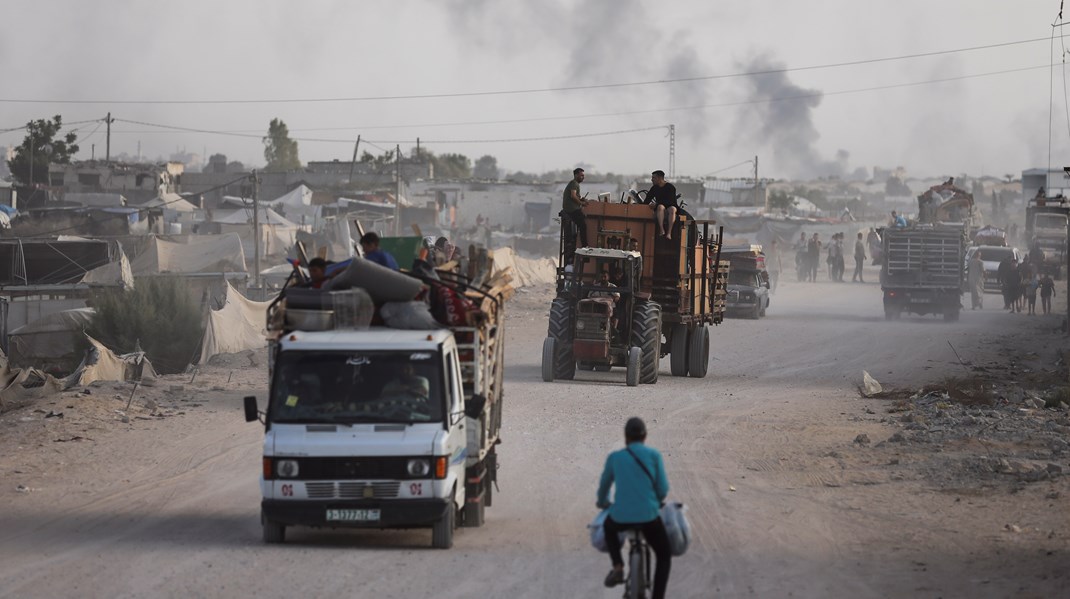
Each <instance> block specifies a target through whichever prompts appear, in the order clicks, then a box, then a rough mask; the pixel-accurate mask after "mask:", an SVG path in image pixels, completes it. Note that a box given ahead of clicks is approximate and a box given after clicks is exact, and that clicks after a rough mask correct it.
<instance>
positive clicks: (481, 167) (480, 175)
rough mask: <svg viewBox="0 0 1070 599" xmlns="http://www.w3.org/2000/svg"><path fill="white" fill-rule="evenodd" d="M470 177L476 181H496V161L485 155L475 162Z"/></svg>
mask: <svg viewBox="0 0 1070 599" xmlns="http://www.w3.org/2000/svg"><path fill="white" fill-rule="evenodd" d="M472 176H473V177H475V178H476V179H492V180H495V181H497V180H498V159H497V158H495V157H493V156H491V155H489V154H488V155H485V156H482V157H480V159H479V160H476V164H475V166H474V167H472Z"/></svg>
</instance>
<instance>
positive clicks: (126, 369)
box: [63, 335, 157, 389]
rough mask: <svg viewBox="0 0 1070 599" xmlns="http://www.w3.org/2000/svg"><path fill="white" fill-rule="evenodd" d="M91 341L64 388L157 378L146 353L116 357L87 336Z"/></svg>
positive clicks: (64, 382)
mask: <svg viewBox="0 0 1070 599" xmlns="http://www.w3.org/2000/svg"><path fill="white" fill-rule="evenodd" d="M85 338H86V340H87V341H89V345H90V347H89V351H88V352H86V356H85V359H83V360H82V363H81V364H80V365H79V366H78V368H77V369H76V370H75V371H74V372H73V373H71V375H70V376H68V377H67V378H66V379H64V381H63V387H64V388H65V389H70V388H71V387H77V386H83V387H84V386H85V385H88V384H89V383H92V382H93V381H140V380H143V379H154V378H156V376H157V375H156V369H155V368H153V367H152V364H151V363H150V362H149V360H148V358H146V357H145V353H144V352H134V353H129V354H123V355H121V356H117V355H115V353H114V352H112V351H111V350H110V349H108V348H106V347H104V345H103V344H101V343H100V342H99V341H97V340H96V339H94V338H92V337H90V336H89V335H86V336H85Z"/></svg>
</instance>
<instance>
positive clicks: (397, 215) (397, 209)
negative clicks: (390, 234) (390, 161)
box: [394, 144, 401, 237]
mask: <svg viewBox="0 0 1070 599" xmlns="http://www.w3.org/2000/svg"><path fill="white" fill-rule="evenodd" d="M396 155H397V172H396V174H395V175H394V178H395V179H397V181H396V182H397V190H396V193H395V195H394V237H397V236H398V235H400V234H401V144H398V146H397V154H396Z"/></svg>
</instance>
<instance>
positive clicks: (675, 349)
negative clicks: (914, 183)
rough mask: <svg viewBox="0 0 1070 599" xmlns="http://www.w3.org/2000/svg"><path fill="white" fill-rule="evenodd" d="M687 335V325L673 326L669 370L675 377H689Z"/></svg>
mask: <svg viewBox="0 0 1070 599" xmlns="http://www.w3.org/2000/svg"><path fill="white" fill-rule="evenodd" d="M688 340H689V336H688V334H687V325H686V324H674V325H672V340H671V341H670V342H669V343H670V345H671V349H672V351H670V352H669V368H670V370H671V372H672V375H673V376H687V342H688Z"/></svg>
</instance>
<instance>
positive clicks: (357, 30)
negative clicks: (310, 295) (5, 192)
mask: <svg viewBox="0 0 1070 599" xmlns="http://www.w3.org/2000/svg"><path fill="white" fill-rule="evenodd" d="M1058 10H1059V3H1058V1H1057V0H1043V1H1041V0H1014V1H1010V0H925V1H920V0H900V1H897V2H865V1H858V0H850V1H848V0H822V1H796V2H787V1H779V2H762V3H758V2H742V1H717V2H712V1H710V0H695V1H677V2H670V1H664V0H662V1H646V0H539V1H534V0H533V1H521V0H441V1H418V0H392V1H390V2H386V1H375V2H373V1H367V0H359V1H357V0H351V1H333V2H332V1H323V0H305V1H302V2H283V1H273V0H255V1H254V0H241V1H238V0H215V1H211V2H209V1H199V0H198V1H187V2H168V3H163V2H148V1H137V2H135V1H133V0H128V1H120V0H94V1H92V2H83V1H79V0H70V1H49V0H36V1H33V2H21V1H19V2H13V1H12V2H5V3H4V6H3V21H4V24H5V26H4V28H3V29H4V31H3V35H0V73H3V74H4V77H3V86H2V91H0V99H3V100H5V101H3V102H0V129H6V128H9V127H15V126H19V125H22V124H24V123H25V122H26V121H27V120H29V119H32V118H41V117H47V116H51V115H54V114H62V115H63V117H64V120H65V121H68V122H70V121H81V120H85V119H94V118H102V117H103V116H104V115H105V113H107V112H108V111H111V113H112V116H113V117H115V118H117V119H125V120H128V121H143V122H147V123H156V124H164V125H174V126H180V127H188V128H194V129H203V130H210V131H229V132H238V133H243V134H247V135H250V136H252V137H238V136H232V135H218V134H212V133H194V132H178V131H165V130H160V129H157V128H154V127H149V126H146V125H139V124H131V123H126V122H117V123H115V124H113V126H112V153H113V154H117V153H119V152H128V153H130V154H134V153H135V152H136V151H137V144H138V142H139V141H140V142H141V147H142V153H143V154H144V155H146V156H148V157H155V156H159V155H163V156H166V155H168V154H170V153H171V152H173V151H175V150H176V149H181V148H185V149H186V150H187V151H190V152H196V153H203V152H204V151H207V152H208V153H209V154H212V153H217V152H222V153H225V154H227V156H228V158H230V159H232V160H235V159H236V160H241V161H243V162H245V163H247V164H250V163H251V164H258V163H262V162H263V146H262V144H261V142H260V139H259V136H261V135H263V133H264V132H265V131H266V130H267V124H268V121H270V119H272V118H274V117H279V118H281V119H283V120H284V121H285V122H286V123H287V125H289V127H290V129H291V132H292V135H293V136H294V137H295V138H298V139H302V138H317V139H328V140H340V141H339V142H330V141H313V140H312V139H306V140H304V141H300V154H301V158H302V160H304V161H307V160H328V159H332V158H338V159H342V160H348V159H349V157H350V156H351V154H352V151H353V140H355V139H356V137H357V135H358V134H360V135H362V136H363V139H365V140H372V141H373V142H375V143H376V144H377V145H378V146H380V147H382V148H393V147H394V144H395V143H396V142H401V146H402V150H403V151H408V150H409V149H410V148H411V147H412V146H413V145H415V139H416V138H417V137H420V138H421V140H422V143H423V144H425V145H426V146H427V147H429V148H430V149H432V150H433V151H435V152H439V153H441V152H461V153H464V154H466V155H468V156H469V157H471V158H473V159H475V158H477V157H479V156H481V155H483V154H492V155H494V156H496V157H497V158H498V164H499V166H500V167H502V168H505V169H507V170H510V171H512V170H525V171H542V170H550V169H559V168H571V167H572V166H574V165H576V164H585V165H590V166H591V167H593V168H594V169H597V170H599V171H613V172H628V173H642V172H648V171H650V170H653V169H655V168H662V169H666V170H668V154H669V139H668V132H667V125H669V124H670V123H671V124H675V126H676V157H677V165H676V171H677V173H678V174H680V175H684V174H687V175H705V174H708V173H712V172H714V171H719V170H721V169H724V168H726V167H730V166H732V165H735V164H737V163H740V162H742V161H745V160H748V159H750V158H752V157H753V156H755V155H757V156H758V158H759V163H760V167H761V174H762V175H763V176H771V177H798V176H805V175H813V174H827V173H837V172H850V171H853V170H854V169H856V168H858V167H867V168H872V167H873V166H876V165H880V166H885V167H894V166H905V167H906V168H907V169H908V171H909V172H910V174H915V175H944V174H959V173H970V174H975V175H976V174H994V175H1003V174H1006V173H1017V172H1019V171H1020V170H1022V169H1023V168H1029V167H1032V166H1045V165H1047V164H1048V155H1049V154H1048V131H1049V105H1050V104H1049V98H1053V99H1054V104H1053V107H1054V110H1053V111H1052V112H1053V121H1052V123H1053V124H1052V127H1051V131H1052V148H1053V150H1052V164H1053V165H1054V166H1062V165H1064V164H1070V123H1068V120H1067V119H1068V115H1067V108H1066V102H1065V95H1064V82H1063V81H1064V80H1063V68H1062V66H1061V63H1060V64H1059V66H1057V68H1056V69H1055V70H1054V72H1053V71H1052V70H1051V69H1048V68H1046V66H1045V65H1048V64H1049V62H1050V61H1051V60H1052V56H1053V53H1052V52H1051V44H1050V43H1049V40H1048V38H1049V36H1050V35H1051V33H1052V27H1051V24H1052V23H1053V22H1055V20H1056V15H1057V13H1058ZM1067 17H1068V18H1070V12H1068V14H1067ZM1066 29H1068V30H1070V27H1067V28H1066ZM1056 31H1059V32H1061V29H1057V30H1056ZM1067 33H1070V31H1068V32H1067ZM1036 38H1044V39H1043V41H1040V42H1033V43H1025V44H1017V45H1010V46H1005V47H1000V48H993V49H984V50H975V51H969V52H959V53H951V54H943V55H939V56H931V57H924V58H913V59H904V60H895V61H887V62H875V63H869V64H864V65H856V66H842V67H836V68H823V69H808V70H795V71H791V72H788V73H777V74H768V75H756V76H740V77H722V78H714V79H709V78H708V77H711V76H717V75H730V74H736V73H745V72H753V71H760V70H766V71H767V70H770V69H780V68H785V67H787V68H799V67H808V66H815V65H828V64H833V63H842V62H849V61H858V60H867V59H876V58H885V57H896V56H903V55H907V54H917V53H927V52H936V51H944V50H955V49H961V48H968V47H974V46H985V45H991V44H1001V43H1007V42H1020V41H1024V40H1030V39H1036ZM1066 43H1067V46H1068V47H1070V39H1068V40H1066ZM1061 54H1062V48H1061V40H1060V39H1059V38H1056V39H1055V52H1054V57H1055V60H1056V61H1057V62H1058V61H1061ZM1031 67H1040V68H1031ZM1030 68H1031V69H1030ZM1014 69H1030V70H1024V71H1019V72H1013V73H1006V74H1000V75H990V76H980V77H974V76H976V75H982V74H986V73H993V72H997V71H1007V70H1014ZM1067 69H1068V71H1070V67H1067ZM1053 73H1054V92H1053V93H1052V94H1050V93H1049V85H1050V83H1051V81H1052V80H1051V77H1052V75H1053ZM963 77H967V78H963ZM1067 77H1068V78H1070V73H1068V74H1067ZM681 78H706V79H700V80H693V81H690V82H682V83H662V84H653V85H635V86H623V87H610V88H602V89H594V90H590V89H588V90H571V91H543V92H537V93H518V94H496V95H480V96H468V97H437V98H420V99H392V100H347V101H331V102H306V101H301V102H296V101H295V102H285V103H227V104H219V103H217V104H204V103H183V104H143V103H120V101H136V100H185V101H189V100H217V101H218V100H296V99H322V98H367V97H370V96H377V97H382V96H406V95H410V96H411V95H443V94H458V93H470V92H494V91H514V90H545V89H547V88H562V87H576V86H589V85H600V84H610V83H629V82H647V81H656V80H665V79H681ZM951 78H959V79H956V80H953V81H945V82H941V83H930V84H924V85H911V86H903V84H913V83H920V82H924V81H932V80H937V79H951ZM1067 85H1070V82H1068V83H1067ZM885 86H900V87H891V88H886V89H882V90H876V91H859V92H857V93H845V92H852V91H853V90H862V89H867V88H875V87H885ZM785 97H795V99H784V98H785ZM8 100H45V101H47V102H45V103H24V102H10V101H8ZM56 100H109V101H111V102H104V103H99V104H61V103H52V102H53V101H56ZM622 113H626V114H622ZM577 117H580V118H577ZM488 121H496V122H488ZM502 121H510V122H502ZM457 123H463V124H457ZM79 127H80V128H79V131H78V133H79V135H80V136H81V137H82V138H83V140H82V141H81V145H82V152H81V156H80V157H83V158H89V154H90V146H91V145H92V144H94V143H95V144H96V146H97V152H96V153H97V157H101V156H102V155H103V153H104V134H103V132H104V128H103V127H100V128H99V129H97V131H96V133H94V134H92V135H91V136H90V133H91V132H92V131H93V130H94V129H95V128H96V127H97V124H95V123H93V124H89V125H88V126H85V125H82V126H79ZM647 127H661V128H659V129H654V130H648V131H642V132H633V133H626V134H618V135H609V136H601V137H586V138H576V139H557V140H551V141H515V142H505V141H497V140H507V139H527V138H538V137H558V136H567V135H582V134H593V133H603V132H612V131H622V130H632V129H642V128H647ZM22 136H23V134H22V132H14V133H4V134H0V145H12V144H16V143H18V142H19V141H20V140H21V139H22ZM87 136H90V137H88V138H87ZM460 140H491V141H488V142H486V143H455V142H458V141H460ZM447 142H450V143H447ZM364 147H366V148H367V147H368V146H364ZM369 149H371V150H375V148H374V147H372V148H369ZM750 168H751V167H750V165H743V166H739V167H736V168H734V169H729V170H725V171H723V172H721V176H733V175H738V176H745V175H746V174H747V173H748V172H749V169H750Z"/></svg>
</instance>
